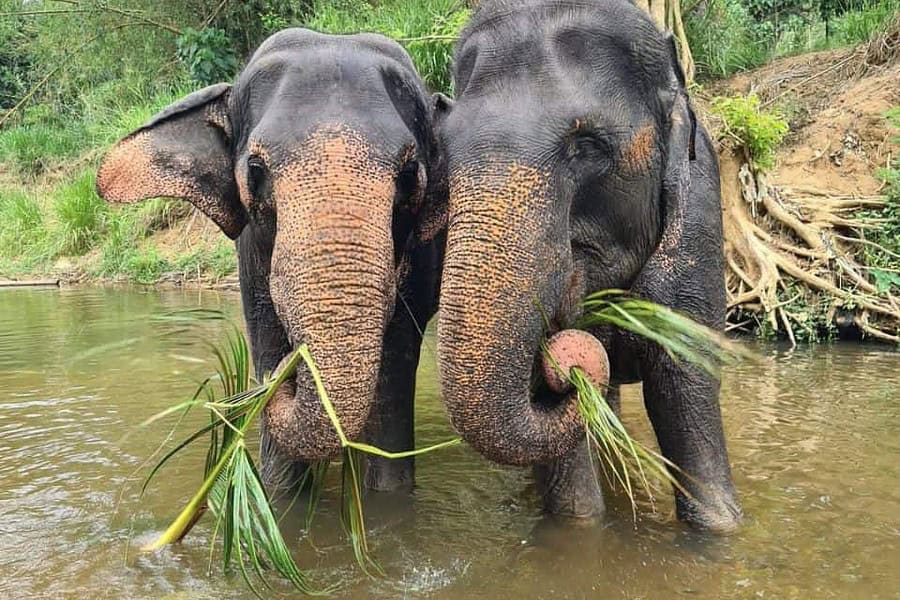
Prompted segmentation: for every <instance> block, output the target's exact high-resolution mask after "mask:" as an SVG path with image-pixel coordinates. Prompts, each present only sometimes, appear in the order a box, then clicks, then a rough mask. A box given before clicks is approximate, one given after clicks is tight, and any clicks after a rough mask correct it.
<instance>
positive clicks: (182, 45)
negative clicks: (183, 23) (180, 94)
mask: <svg viewBox="0 0 900 600" xmlns="http://www.w3.org/2000/svg"><path fill="white" fill-rule="evenodd" d="M176 46H177V48H178V52H177V54H178V60H180V61H181V63H182V64H183V65H184V66H185V68H186V69H187V71H188V73H189V74H190V77H191V81H194V82H196V83H199V84H200V85H211V84H213V83H218V82H219V81H231V80H232V79H233V78H234V76H235V75H236V74H237V70H238V60H237V55H236V54H235V52H234V48H232V47H231V40H229V39H228V36H227V35H226V34H225V32H224V31H223V30H221V29H216V28H215V27H209V28H207V29H200V30H197V29H194V28H192V27H188V28H186V29H185V30H184V31H183V32H182V33H181V35H180V36H178V39H177V40H176Z"/></svg>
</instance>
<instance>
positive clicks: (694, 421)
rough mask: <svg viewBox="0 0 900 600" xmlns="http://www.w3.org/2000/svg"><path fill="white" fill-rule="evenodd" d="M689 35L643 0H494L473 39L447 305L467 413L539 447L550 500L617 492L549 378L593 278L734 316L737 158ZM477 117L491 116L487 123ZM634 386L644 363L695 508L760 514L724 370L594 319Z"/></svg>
mask: <svg viewBox="0 0 900 600" xmlns="http://www.w3.org/2000/svg"><path fill="white" fill-rule="evenodd" d="M676 56H677V55H676V52H675V47H674V42H673V41H672V40H671V38H668V37H666V36H664V35H663V34H662V33H661V32H659V30H658V29H657V28H656V27H655V25H654V24H653V23H652V21H651V20H650V19H649V17H648V16H647V15H645V14H644V13H643V12H642V11H640V10H639V9H638V8H636V7H635V6H633V5H632V4H631V3H629V2H627V1H626V0H595V1H587V0H566V1H562V2H561V1H559V0H486V1H485V2H483V3H482V4H481V5H480V6H479V8H478V10H477V12H476V13H475V15H474V16H473V18H472V20H471V22H470V23H469V25H468V26H467V27H466V29H465V30H464V31H463V33H462V36H461V38H460V40H459V42H458V44H457V48H456V57H455V58H456V60H455V67H454V68H455V71H454V81H455V85H456V90H457V98H456V102H455V104H454V105H453V106H452V108H451V109H450V110H449V112H447V114H445V115H440V116H439V117H438V118H439V120H438V121H437V127H438V130H439V138H440V140H441V143H442V144H443V145H444V147H445V148H446V154H447V164H448V177H449V199H448V203H447V206H446V213H447V221H448V227H447V246H446V255H445V262H444V268H443V280H442V288H441V297H440V302H441V309H440V312H439V316H438V358H439V364H440V376H441V385H442V389H443V394H444V398H445V401H446V403H447V406H448V410H449V412H450V415H451V419H452V421H453V423H454V426H455V427H456V428H457V429H458V430H459V431H460V433H461V434H462V436H463V437H464V438H465V439H466V440H467V441H468V442H469V443H470V444H471V445H473V446H474V447H475V448H476V449H477V450H479V451H480V452H481V453H483V454H484V455H485V456H487V457H488V458H490V459H493V460H495V461H498V462H501V463H506V464H514V465H532V466H533V467H534V469H535V475H536V480H537V482H538V484H539V488H540V489H541V492H542V494H543V496H544V502H545V507H546V509H547V510H549V511H551V512H556V513H563V514H568V515H573V516H590V515H595V514H598V513H599V512H601V511H602V510H603V500H602V495H601V494H600V492H599V490H598V488H597V484H596V481H595V478H594V477H592V476H591V473H590V469H591V464H590V461H591V459H590V457H589V455H588V449H587V446H586V442H585V436H584V429H583V424H582V422H581V420H580V417H579V415H578V412H577V410H576V407H575V401H574V392H572V391H569V392H566V393H559V392H555V391H553V390H551V389H550V388H549V387H548V386H547V384H546V382H545V381H543V380H542V377H541V374H540V373H541V370H540V365H541V340H543V339H546V338H547V337H549V336H550V335H551V334H553V333H554V332H555V331H560V330H564V329H567V328H569V327H570V326H571V324H572V323H573V322H574V321H575V320H576V319H577V318H578V317H579V316H580V307H579V305H580V301H581V300H582V299H583V298H584V297H585V296H586V295H587V294H588V293H590V292H593V291H598V290H603V289H609V288H621V289H626V290H629V291H631V292H632V293H634V294H636V295H638V296H641V297H644V298H647V299H649V300H652V301H655V302H657V303H660V304H664V305H666V306H669V307H671V308H674V309H676V310H679V311H681V312H684V313H686V314H688V315H689V316H691V317H693V318H694V319H695V320H698V321H700V322H701V323H704V324H706V325H709V326H711V327H714V328H721V327H722V326H723V321H724V311H725V292H724V278H723V255H722V226H721V209H720V204H719V182H718V164H717V161H716V155H715V152H714V149H713V147H712V144H711V141H710V139H709V136H708V135H707V133H706V132H705V130H704V129H703V127H702V126H700V125H699V124H697V122H696V120H695V118H694V115H693V113H692V111H691V108H690V103H689V99H688V98H687V94H686V92H685V89H684V77H683V74H682V72H681V69H680V67H679V65H678V62H677V58H676ZM473 123H474V124H477V126H472V124H473ZM590 333H591V334H593V335H594V336H595V337H596V338H598V339H599V340H601V341H602V343H603V345H604V346H605V348H606V349H607V350H608V352H609V355H610V360H611V363H612V377H611V383H612V387H611V396H612V397H613V402H615V400H614V398H615V395H616V394H615V389H616V386H617V385H618V384H622V383H627V382H635V381H642V382H643V390H644V401H645V405H646V408H647V411H648V414H649V417H650V420H651V422H652V424H653V427H654V429H655V432H656V435H657V439H658V441H659V445H660V448H661V450H662V452H663V454H664V455H665V456H666V457H667V458H668V459H670V460H671V461H673V462H674V463H675V464H676V465H677V466H678V467H679V468H680V470H681V472H676V473H675V474H676V476H677V477H679V478H680V481H681V484H682V486H683V487H684V489H685V490H687V491H688V492H689V494H687V495H686V494H683V493H682V492H681V491H676V501H677V510H678V515H679V517H680V518H681V519H683V520H685V521H687V522H688V523H689V524H691V525H694V526H697V527H699V528H706V529H713V530H720V531H724V530H730V529H732V528H734V527H735V526H736V524H737V523H738V521H739V519H740V507H739V504H738V500H737V497H736V493H735V490H734V486H733V484H732V479H731V472H730V467H729V463H728V457H727V452H726V447H725V440H724V434H723V429H722V420H721V415H720V410H719V403H718V383H717V381H716V380H715V379H714V378H712V377H710V376H709V375H708V374H706V373H704V372H702V371H701V370H699V369H698V368H695V367H692V366H690V365H686V364H681V363H678V362H675V361H674V360H672V359H671V358H670V357H669V356H668V355H667V354H666V353H665V352H664V351H663V350H661V349H660V348H659V347H658V346H656V345H655V344H653V343H650V342H648V341H646V340H644V339H638V338H636V337H634V336H632V335H630V334H627V333H624V332H622V331H619V330H613V329H607V328H597V329H595V330H592V331H591V332H590Z"/></svg>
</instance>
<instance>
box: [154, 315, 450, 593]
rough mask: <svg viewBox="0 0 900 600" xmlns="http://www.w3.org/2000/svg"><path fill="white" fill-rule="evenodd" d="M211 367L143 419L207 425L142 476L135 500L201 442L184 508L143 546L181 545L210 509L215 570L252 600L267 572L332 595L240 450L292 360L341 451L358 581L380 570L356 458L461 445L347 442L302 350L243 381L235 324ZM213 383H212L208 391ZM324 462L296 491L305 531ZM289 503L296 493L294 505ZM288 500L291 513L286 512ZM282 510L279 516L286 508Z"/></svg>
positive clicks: (242, 349)
mask: <svg viewBox="0 0 900 600" xmlns="http://www.w3.org/2000/svg"><path fill="white" fill-rule="evenodd" d="M171 318H174V319H175V320H179V321H185V322H191V321H195V320H198V319H200V320H208V319H214V320H225V317H224V316H223V315H222V314H221V313H218V312H216V311H204V310H200V311H189V312H186V313H181V314H179V315H175V316H174V317H171ZM213 353H214V355H215V357H216V360H217V362H218V369H217V372H216V375H215V376H213V377H210V378H208V379H206V380H205V381H204V382H203V383H201V385H200V386H199V387H198V389H197V391H196V392H195V394H194V396H193V397H192V398H191V399H190V400H188V401H187V402H183V403H181V404H178V405H175V406H173V407H171V408H169V409H167V410H165V411H163V412H161V413H159V414H157V415H155V416H154V417H152V418H150V419H149V420H147V421H146V422H145V423H144V425H150V424H152V423H155V422H157V421H159V420H160V419H163V418H165V417H168V416H172V415H176V414H178V415H179V418H178V420H177V422H176V424H175V427H178V425H179V424H180V423H181V422H182V421H183V419H184V417H185V416H186V415H187V413H188V412H189V411H190V410H191V409H193V408H202V409H205V410H207V411H209V416H210V422H209V424H207V425H205V426H204V427H202V428H200V429H198V430H197V431H194V432H193V433H192V434H191V435H189V436H188V437H187V438H185V439H184V440H183V441H182V442H181V443H179V444H177V445H176V446H175V447H174V448H172V449H171V450H169V451H168V452H167V453H166V454H165V455H163V457H162V458H161V459H160V460H159V461H158V462H157V463H156V465H155V466H154V467H153V468H152V469H151V471H150V473H149V474H148V476H147V478H146V480H145V481H144V484H143V487H142V490H141V493H142V494H143V493H144V491H146V489H147V486H148V484H149V483H150V481H151V480H152V479H153V478H154V477H155V476H156V475H157V474H158V473H159V471H160V469H161V468H162V467H163V466H164V465H165V464H166V463H167V462H168V461H169V460H170V459H171V458H173V457H174V456H176V455H178V454H179V453H180V452H181V451H183V450H184V449H185V448H187V447H188V446H190V445H192V444H193V443H194V442H197V441H198V440H204V439H205V440H207V443H208V448H207V454H206V463H205V469H204V478H203V483H202V484H201V486H200V488H199V490H198V491H197V492H196V493H195V494H194V496H193V497H192V498H191V499H190V500H189V501H188V503H187V505H186V506H185V508H184V509H183V510H182V511H181V513H180V514H179V515H178V516H177V517H176V518H175V520H174V521H173V522H172V523H171V525H169V527H168V528H167V529H166V531H165V532H164V533H163V534H162V535H161V536H160V537H159V538H158V539H157V540H155V541H154V542H153V543H151V544H149V545H148V546H146V547H144V548H143V549H144V550H146V551H152V550H156V549H158V548H161V547H162V546H165V545H167V544H171V543H174V542H178V541H180V540H181V539H183V538H184V537H185V536H186V535H187V534H188V533H189V532H190V530H191V529H192V528H193V527H194V525H195V524H196V523H197V522H198V521H199V520H200V518H201V517H202V516H203V514H204V513H205V512H206V511H207V510H209V512H211V513H212V514H213V516H214V517H215V528H214V530H213V535H212V540H211V551H210V555H211V556H212V552H213V550H214V548H215V544H216V542H217V541H218V540H219V539H220V536H221V540H222V548H221V556H222V566H223V569H224V570H225V571H226V572H228V571H231V570H232V568H233V567H234V566H236V567H237V569H238V571H239V572H240V574H241V576H242V578H243V579H244V581H245V582H246V583H247V585H248V586H249V587H250V589H251V590H252V591H253V593H254V594H256V595H257V596H259V597H263V595H264V594H263V590H261V588H260V585H262V586H263V587H265V588H270V587H271V586H270V584H269V583H268V582H267V579H266V575H267V572H268V571H274V572H275V573H277V574H278V575H280V576H281V577H283V578H284V579H286V580H287V581H288V582H290V583H291V584H292V585H293V586H294V588H296V589H297V590H298V591H300V592H302V593H304V594H308V595H321V594H328V593H329V592H331V591H333V590H334V589H335V588H334V587H333V586H332V587H319V586H317V585H315V584H314V583H313V582H312V580H311V577H310V576H309V574H308V573H306V572H304V571H303V570H301V569H300V568H299V567H298V565H297V564H296V562H295V561H294V559H293V557H292V556H291V553H290V550H289V549H288V546H287V544H286V543H285V541H284V538H283V537H282V535H281V530H280V528H279V519H278V518H277V517H276V515H275V513H274V511H273V509H272V498H270V496H269V494H268V493H267V492H266V489H265V487H264V486H263V483H262V479H261V477H260V474H259V470H258V469H257V467H256V462H255V460H254V458H253V455H252V453H251V452H250V450H249V448H248V447H247V444H246V437H247V434H248V432H249V431H250V430H251V427H253V426H254V424H255V423H256V421H257V419H258V418H259V415H260V413H261V412H262V410H263V409H264V408H265V406H266V404H268V402H269V400H271V398H272V397H273V396H274V395H275V392H276V390H277V389H278V387H279V386H280V385H281V384H282V383H283V382H284V381H285V380H287V379H288V378H289V377H290V376H291V375H293V374H294V372H295V370H296V369H297V368H298V366H299V365H300V363H301V361H302V362H303V363H304V364H305V366H306V368H308V369H309V370H310V372H311V374H312V377H313V380H314V381H315V385H316V389H317V391H318V394H319V399H320V400H321V402H322V404H323V406H324V408H325V410H326V412H327V414H328V416H329V418H330V419H331V422H332V425H333V426H334V428H335V431H336V432H337V434H338V437H339V439H340V441H341V445H342V446H343V454H342V461H341V464H342V469H341V470H342V473H341V521H342V524H343V526H344V529H345V531H346V534H347V537H348V538H349V540H350V543H351V545H352V547H353V552H354V556H355V558H356V560H357V562H358V563H359V565H360V567H361V568H362V569H363V571H364V572H366V573H367V574H370V575H371V574H372V573H378V574H380V573H381V569H380V567H379V566H378V564H377V563H376V562H375V561H374V560H373V559H372V558H371V557H370V554H369V545H368V541H367V539H366V527H365V517H364V511H363V500H362V489H361V485H360V480H361V468H362V465H361V460H360V457H361V454H362V453H368V454H376V455H378V456H382V457H385V458H403V457H408V456H415V455H418V454H423V453H425V452H430V451H432V450H436V449H439V448H446V447H449V446H454V445H457V444H459V443H460V441H461V440H460V439H459V438H456V439H452V440H449V441H446V442H443V443H440V444H436V445H434V446H430V447H428V448H423V449H419V450H410V451H407V452H387V451H384V450H381V449H380V448H376V447H374V446H371V445H369V444H364V443H361V442H354V441H352V440H349V439H347V437H346V436H345V434H344V432H343V429H342V428H341V424H340V421H339V419H338V417H337V413H336V412H335V409H334V406H333V405H332V403H331V401H330V400H329V399H328V394H327V393H326V391H325V388H324V385H323V384H322V380H321V377H320V375H319V372H318V369H317V368H316V365H315V362H314V361H313V357H312V355H311V354H310V352H309V349H308V348H307V346H306V345H303V346H300V347H299V348H298V349H297V350H296V351H295V352H294V353H293V354H292V355H291V356H290V358H289V360H288V362H287V363H286V364H285V365H284V366H283V368H282V369H281V370H280V371H278V372H277V373H274V374H272V375H270V376H269V377H267V378H266V380H265V381H264V382H262V383H257V382H256V381H255V380H254V378H253V376H252V375H251V366H250V351H249V347H248V344H247V340H246V338H245V337H244V335H243V333H242V332H241V331H240V330H238V328H237V327H234V326H232V331H231V333H230V334H229V335H228V337H227V339H226V342H225V344H224V346H222V347H216V346H213ZM217 384H218V385H217ZM329 464H330V461H322V462H319V463H315V464H313V465H311V466H310V468H309V469H308V470H307V472H306V474H305V475H304V478H303V480H302V481H301V482H300V483H299V485H298V486H297V489H298V494H299V490H302V489H308V490H309V504H308V508H307V515H306V517H307V526H309V525H311V523H312V520H313V516H314V514H315V510H316V507H317V504H318V499H319V498H320V497H321V494H322V490H323V488H324V483H325V477H326V474H327V471H328V467H329ZM294 500H296V496H295V498H294ZM294 500H292V501H291V503H290V506H292V505H293V503H294ZM290 506H289V507H288V510H290Z"/></svg>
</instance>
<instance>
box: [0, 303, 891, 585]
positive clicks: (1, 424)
mask: <svg viewBox="0 0 900 600" xmlns="http://www.w3.org/2000/svg"><path fill="white" fill-rule="evenodd" d="M196 306H203V307H210V308H220V309H223V310H225V311H226V312H229V313H231V314H234V315H235V316H236V317H237V316H238V315H239V306H238V299H237V297H236V296H233V295H226V296H220V295H216V294H213V293H210V292H203V293H202V294H201V293H198V292H164V293H158V292H141V291H134V290H97V289H77V290H0V597H2V598H34V597H48V598H49V597H52V598H58V597H79V598H95V597H110V598H161V597H165V598H220V597H229V598H230V597H235V598H238V597H240V598H243V597H249V596H250V595H249V593H248V592H247V591H246V590H245V588H244V587H243V584H242V582H241V581H240V578H239V577H236V576H234V577H230V578H224V577H222V576H221V575H220V574H219V571H218V563H215V565H214V574H213V576H209V575H207V564H208V561H209V547H208V546H209V544H208V543H209V537H210V535H211V526H210V523H209V522H208V521H203V522H201V525H200V526H199V527H198V528H197V529H196V530H195V532H194V533H193V534H192V535H191V536H190V537H189V538H188V540H186V542H185V543H184V544H182V545H181V546H179V547H176V548H172V549H167V550H164V551H161V552H158V553H155V554H149V555H148V554H139V553H138V552H137V551H136V550H135V547H137V546H139V545H140V544H141V543H144V542H147V541H149V540H150V539H152V537H153V535H154V534H155V533H158V532H159V531H160V530H161V529H162V528H164V527H165V526H166V525H167V524H168V520H169V519H171V518H172V517H173V516H174V515H175V514H176V513H177V511H178V509H179V508H180V507H181V506H182V505H183V503H184V502H185V501H186V500H187V498H188V497H189V495H190V494H191V492H192V491H194V490H195V489H196V487H197V485H198V482H199V473H200V469H201V466H200V465H201V459H202V457H201V454H202V450H201V449H200V448H197V450H196V451H195V452H194V455H193V456H192V457H190V458H189V459H186V460H182V461H180V462H178V463H177V464H175V465H174V466H173V467H171V468H170V469H169V470H168V471H167V472H166V474H165V478H164V479H162V480H160V482H159V483H158V484H156V485H155V486H153V487H152V488H151V489H150V491H149V494H148V495H147V496H146V497H145V498H144V499H143V500H141V499H139V498H138V495H137V482H138V479H136V478H134V477H132V474H133V472H134V471H135V470H136V469H137V468H138V467H140V465H141V463H142V461H143V460H144V459H145V458H146V457H148V456H149V454H150V453H151V452H152V451H153V450H154V449H155V447H156V446H157V444H158V443H159V442H160V441H161V440H162V437H163V435H164V431H162V430H160V429H154V430H136V429H135V426H136V425H137V424H138V423H140V422H141V421H142V420H144V419H145V418H147V417H148V416H150V415H152V414H154V413H156V412H158V411H160V410H162V409H163V408H165V407H166V406H168V405H169V404H170V403H172V402H173V401H176V400H180V399H184V398H185V396H186V395H188V394H190V393H191V392H192V391H193V389H194V386H195V383H196V382H197V381H198V380H199V379H200V378H201V377H202V376H204V375H206V374H207V373H209V372H210V370H211V366H212V365H211V364H210V363H208V362H207V363H203V362H199V361H198V359H206V358H207V357H208V351H207V349H206V347H205V346H204V343H203V341H202V338H203V337H204V336H207V337H215V336H216V335H217V333H218V332H219V331H220V330H221V326H217V325H207V326H204V327H205V330H204V331H194V332H192V333H191V332H185V331H180V330H179V329H178V328H177V327H176V326H175V325H173V324H172V323H163V322H158V321H154V320H153V317H155V316H158V315H160V314H163V313H165V312H167V311H170V310H172V309H180V308H189V307H196ZM433 347H434V341H433V339H429V341H428V348H426V351H425V355H424V358H423V366H422V369H421V372H420V385H419V395H418V407H417V423H418V432H419V433H418V435H419V440H420V443H421V444H425V443H429V442H433V441H438V440H442V439H444V438H446V437H447V436H448V435H450V431H449V429H448V425H447V420H446V418H445V416H444V412H443V408H442V406H441V405H440V402H439V398H438V396H437V389H436V385H435V379H434V355H433V352H431V350H430V349H432V348H433ZM762 351H763V353H764V354H765V356H766V360H765V362H764V363H763V364H761V365H753V366H746V367H741V368H738V369H733V370H731V371H729V372H727V373H726V376H725V380H724V386H723V387H724V393H723V410H724V413H725V420H726V428H727V432H728V436H729V439H730V444H731V452H732V462H733V465H734V469H735V472H736V478H737V484H738V487H739V489H740V491H741V495H742V499H743V503H744V507H745V510H746V512H747V515H748V517H747V521H746V524H745V526H744V527H743V529H742V530H741V531H740V533H739V534H737V535H735V536H732V537H730V538H725V539H716V540H709V539H704V538H702V537H700V536H697V535H694V534H691V533H689V532H687V531H686V530H684V529H683V528H682V527H681V526H679V525H678V524H677V523H676V522H674V521H673V520H672V518H671V514H670V513H671V505H670V504H667V503H663V505H662V506H660V508H659V514H658V516H647V515H646V514H645V515H644V517H643V518H642V519H640V520H639V522H638V523H637V526H636V527H634V526H633V524H632V521H631V516H630V512H629V511H628V509H627V508H626V507H625V506H624V504H623V503H622V502H621V501H619V500H613V501H612V502H611V504H612V507H611V512H610V515H609V516H608V517H607V519H606V520H605V521H604V522H603V523H601V524H599V525H597V526H595V527H572V526H571V525H561V524H557V523H554V522H551V521H549V520H546V519H543V518H542V517H541V516H540V513H539V507H538V505H537V502H536V498H535V496H534V493H533V490H532V489H531V484H530V480H529V477H528V474H527V473H526V472H525V471H523V470H518V469H506V468H501V467H497V466H494V465H491V464H489V463H487V462H485V461H483V460H482V459H480V458H479V457H478V456H477V455H475V454H474V453H473V452H471V451H469V450H467V449H452V450H449V451H444V452H439V453H436V454H434V455H429V456H426V457H424V458H422V459H421V460H420V461H419V463H418V464H419V466H418V489H417V491H416V493H415V495H414V497H412V498H398V497H395V496H376V497H373V498H370V501H369V503H368V519H369V527H370V529H371V530H372V533H371V541H372V543H373V547H374V553H375V556H376V557H377V559H378V560H379V562H380V563H381V564H382V566H383V567H384V569H385V571H386V574H387V575H386V577H384V578H382V579H377V580H370V579H367V578H366V577H364V576H362V575H360V574H359V571H358V570H357V569H356V567H355V564H354V562H353V559H352V556H351V554H350V552H349V551H348V549H347V548H346V546H345V544H344V543H343V541H342V537H341V534H340V528H339V525H338V522H337V520H336V518H334V517H333V516H330V515H329V516H325V517H323V518H321V519H320V520H319V521H318V522H317V524H316V526H315V527H314V530H313V541H314V542H315V548H313V547H312V546H311V545H310V543H309V540H308V539H307V538H306V534H305V532H303V531H302V529H301V528H300V527H299V526H298V525H297V522H299V518H298V519H297V520H296V522H290V521H289V522H288V525H287V527H286V534H287V537H288V539H290V540H291V543H292V545H293V546H294V547H295V548H296V551H297V556H298V560H299V561H301V563H302V564H303V565H307V566H310V567H312V568H314V569H315V574H316V575H317V576H318V577H319V578H320V579H321V580H322V581H324V582H334V581H337V580H342V581H344V582H345V585H344V587H343V589H342V591H341V592H340V593H339V594H338V595H339V596H343V597H351V598H415V597H432V598H648V599H649V598H660V599H664V598H673V597H682V596H683V597H689V598H723V597H734V598H898V597H900V353H896V352H892V351H889V350H887V349H884V348H880V347H874V346H860V345H836V346H831V347H818V348H812V349H804V350H798V351H795V352H786V351H783V350H776V349H763V350H762ZM624 410H625V421H626V424H627V425H628V426H629V427H630V428H631V429H632V430H633V431H635V432H637V433H638V434H639V436H640V437H642V438H644V439H651V438H650V432H649V428H648V425H647V422H646V418H645V417H644V415H643V411H642V409H641V407H640V401H639V392H638V391H637V390H634V389H631V390H628V391H627V392H626V394H625V399H624ZM200 418H201V415H197V419H198V420H197V421H195V422H197V423H199V419H200ZM335 497H336V494H335V492H334V490H332V491H331V492H330V493H329V494H328V496H327V497H326V500H325V508H326V510H329V509H330V513H331V514H332V515H333V513H334V512H335V509H336V506H335V503H334V499H335ZM666 502H668V499H666ZM129 541H130V549H129ZM282 591H284V590H282Z"/></svg>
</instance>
